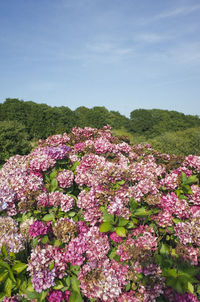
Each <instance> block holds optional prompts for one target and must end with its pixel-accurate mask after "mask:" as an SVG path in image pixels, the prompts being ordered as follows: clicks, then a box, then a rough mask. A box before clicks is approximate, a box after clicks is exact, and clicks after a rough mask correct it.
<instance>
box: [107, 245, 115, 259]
mask: <svg viewBox="0 0 200 302" xmlns="http://www.w3.org/2000/svg"><path fill="white" fill-rule="evenodd" d="M115 256H116V248H115V249H112V250H111V252H110V254H109V256H108V257H109V258H110V259H114V257H115Z"/></svg>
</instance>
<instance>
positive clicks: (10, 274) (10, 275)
mask: <svg viewBox="0 0 200 302" xmlns="http://www.w3.org/2000/svg"><path fill="white" fill-rule="evenodd" d="M8 273H9V278H10V279H11V280H12V281H13V282H14V283H15V282H16V280H15V277H14V275H13V272H12V271H11V270H9V271H8Z"/></svg>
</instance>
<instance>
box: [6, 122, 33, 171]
mask: <svg viewBox="0 0 200 302" xmlns="http://www.w3.org/2000/svg"><path fill="white" fill-rule="evenodd" d="M30 150H31V145H30V142H29V141H28V134H27V132H26V131H25V127H24V126H23V125H22V124H20V123H19V122H17V121H3V122H0V165H2V164H3V163H4V162H5V161H6V160H7V159H9V157H11V156H13V155H15V154H20V155H24V154H28V153H29V152H30Z"/></svg>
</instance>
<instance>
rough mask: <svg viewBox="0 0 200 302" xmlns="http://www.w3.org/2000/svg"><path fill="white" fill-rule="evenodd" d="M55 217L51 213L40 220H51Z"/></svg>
mask: <svg viewBox="0 0 200 302" xmlns="http://www.w3.org/2000/svg"><path fill="white" fill-rule="evenodd" d="M54 219H55V216H54V215H53V214H52V213H51V214H46V215H45V216H44V217H43V218H42V220H43V221H52V220H54Z"/></svg>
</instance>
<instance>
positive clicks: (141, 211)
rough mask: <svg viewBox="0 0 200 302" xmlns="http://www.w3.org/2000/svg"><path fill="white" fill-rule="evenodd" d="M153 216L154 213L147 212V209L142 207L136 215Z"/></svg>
mask: <svg viewBox="0 0 200 302" xmlns="http://www.w3.org/2000/svg"><path fill="white" fill-rule="evenodd" d="M151 214H152V211H147V210H146V208H144V207H142V208H139V209H137V210H136V211H135V213H134V215H135V216H138V217H142V216H149V215H151Z"/></svg>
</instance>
